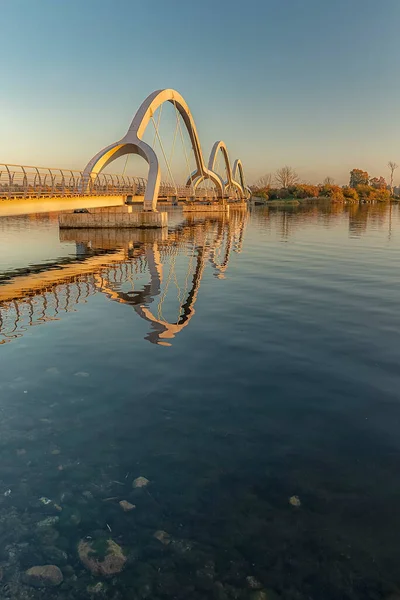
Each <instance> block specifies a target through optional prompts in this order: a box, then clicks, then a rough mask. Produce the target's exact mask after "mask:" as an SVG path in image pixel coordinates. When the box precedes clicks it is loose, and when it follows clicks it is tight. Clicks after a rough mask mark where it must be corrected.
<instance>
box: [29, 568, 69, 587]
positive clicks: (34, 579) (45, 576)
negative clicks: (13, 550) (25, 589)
mask: <svg viewBox="0 0 400 600" xmlns="http://www.w3.org/2000/svg"><path fill="white" fill-rule="evenodd" d="M23 579H24V582H25V583H27V584H28V585H33V586H34V587H56V586H58V585H60V583H62V582H63V579H64V577H63V574H62V573H61V571H60V569H59V568H58V567H56V565H42V566H37V567H31V568H30V569H28V570H27V571H25V574H24V577H23Z"/></svg>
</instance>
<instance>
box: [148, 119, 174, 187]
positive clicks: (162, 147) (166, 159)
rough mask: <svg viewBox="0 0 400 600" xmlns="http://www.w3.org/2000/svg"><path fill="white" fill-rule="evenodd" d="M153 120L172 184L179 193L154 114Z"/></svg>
mask: <svg viewBox="0 0 400 600" xmlns="http://www.w3.org/2000/svg"><path fill="white" fill-rule="evenodd" d="M151 120H152V122H153V125H154V129H155V132H156V136H157V139H158V143H159V144H160V148H161V152H162V153H163V156H164V160H165V164H166V167H167V169H168V173H169V176H170V177H171V181H172V185H173V186H174V188H175V192H176V193H177V192H178V190H177V187H176V183H175V181H174V177H173V175H172V172H171V168H170V166H169V164H168V158H167V155H166V154H165V150H164V146H163V143H162V141H161V138H160V134H159V133H158V127H157V125H156V122H155V120H154V117H153V116H151Z"/></svg>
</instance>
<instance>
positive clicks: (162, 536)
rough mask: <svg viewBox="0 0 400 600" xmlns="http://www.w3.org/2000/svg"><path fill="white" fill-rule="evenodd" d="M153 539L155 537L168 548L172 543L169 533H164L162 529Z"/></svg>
mask: <svg viewBox="0 0 400 600" xmlns="http://www.w3.org/2000/svg"><path fill="white" fill-rule="evenodd" d="M153 537H155V538H156V540H158V541H159V542H161V543H162V544H164V546H168V544H170V543H171V541H172V540H171V536H170V535H169V533H167V532H166V531H162V530H161V529H160V530H159V531H156V532H155V533H154V534H153Z"/></svg>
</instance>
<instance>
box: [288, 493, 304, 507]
mask: <svg viewBox="0 0 400 600" xmlns="http://www.w3.org/2000/svg"><path fill="white" fill-rule="evenodd" d="M289 503H290V504H291V505H292V506H296V507H299V506H301V501H300V498H299V497H298V496H291V497H290V498H289Z"/></svg>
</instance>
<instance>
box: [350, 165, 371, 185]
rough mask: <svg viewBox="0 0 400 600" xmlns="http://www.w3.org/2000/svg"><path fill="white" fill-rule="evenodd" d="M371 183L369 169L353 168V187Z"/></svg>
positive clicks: (351, 174) (351, 183) (351, 173)
mask: <svg viewBox="0 0 400 600" xmlns="http://www.w3.org/2000/svg"><path fill="white" fill-rule="evenodd" d="M368 183H369V175H368V173H367V171H362V169H353V170H352V171H350V184H349V186H350V187H351V188H355V187H357V185H368Z"/></svg>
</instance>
